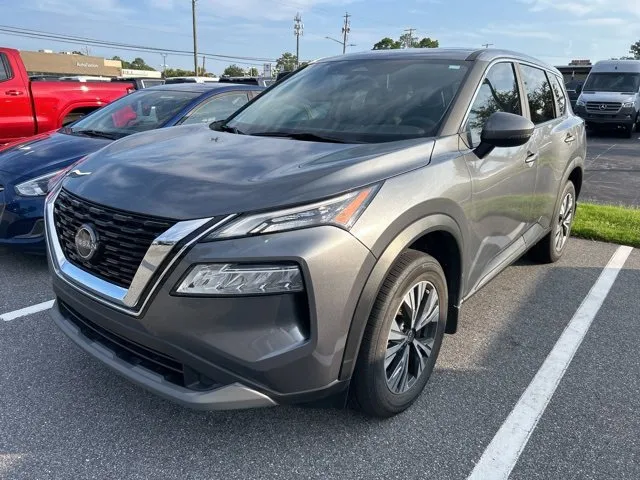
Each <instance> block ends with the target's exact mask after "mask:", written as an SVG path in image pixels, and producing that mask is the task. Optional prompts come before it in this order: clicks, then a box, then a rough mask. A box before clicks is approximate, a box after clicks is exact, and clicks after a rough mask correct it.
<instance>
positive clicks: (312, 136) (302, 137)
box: [251, 132, 357, 143]
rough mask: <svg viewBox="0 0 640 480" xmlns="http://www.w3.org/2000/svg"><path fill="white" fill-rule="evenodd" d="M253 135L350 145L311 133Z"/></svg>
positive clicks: (340, 140) (264, 133)
mask: <svg viewBox="0 0 640 480" xmlns="http://www.w3.org/2000/svg"><path fill="white" fill-rule="evenodd" d="M251 135H253V136H256V137H278V138H291V139H293V140H303V141H305V140H306V141H309V142H326V143H349V142H345V141H344V140H342V139H340V138H335V137H326V136H324V135H317V134H315V133H310V132H299V133H296V132H293V133H289V132H258V133H252V134H251ZM353 143H357V142H353Z"/></svg>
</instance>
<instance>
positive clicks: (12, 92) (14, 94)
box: [4, 90, 24, 97]
mask: <svg viewBox="0 0 640 480" xmlns="http://www.w3.org/2000/svg"><path fill="white" fill-rule="evenodd" d="M4 93H5V94H6V95H9V96H10V97H19V96H20V95H24V92H22V91H20V90H7V91H6V92H4Z"/></svg>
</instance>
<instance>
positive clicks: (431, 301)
mask: <svg viewBox="0 0 640 480" xmlns="http://www.w3.org/2000/svg"><path fill="white" fill-rule="evenodd" d="M447 309H448V292H447V282H446V278H445V275H444V272H443V271H442V267H441V266H440V264H439V263H438V262H437V261H436V260H435V259H434V258H433V257H431V256H429V255H426V254H424V253H421V252H418V251H415V250H408V251H406V252H404V253H403V254H402V255H401V256H400V258H399V259H398V260H397V261H396V263H395V265H394V266H393V268H392V269H391V272H390V273H389V275H388V277H387V279H386V280H385V282H384V284H383V285H382V288H381V289H380V293H379V295H378V298H377V299H376V302H375V305H374V307H373V310H372V312H371V316H370V318H369V321H368V323H367V327H366V329H365V333H364V337H363V340H362V345H361V348H360V352H359V355H358V361H357V364H356V370H355V372H354V377H353V384H352V387H353V388H352V400H353V403H354V405H355V406H356V407H357V408H359V409H361V410H363V411H364V412H365V413H367V414H369V415H372V416H376V417H390V416H392V415H395V414H397V413H400V412H402V411H404V410H405V409H407V408H408V407H409V406H410V405H411V404H412V403H413V402H414V401H415V400H416V398H418V396H419V395H420V394H421V393H422V390H423V389H424V387H425V385H426V383H427V381H428V380H429V377H430V376H431V372H432V371H433V368H434V365H435V362H436V358H437V357H438V352H439V351H440V345H441V344H442V338H443V336H444V331H445V324H446V320H447Z"/></svg>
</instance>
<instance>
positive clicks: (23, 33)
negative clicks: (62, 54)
mask: <svg viewBox="0 0 640 480" xmlns="http://www.w3.org/2000/svg"><path fill="white" fill-rule="evenodd" d="M0 32H3V33H6V34H10V35H14V36H17V37H25V38H37V39H47V40H55V41H59V42H63V43H71V44H77V45H92V46H98V47H110V48H118V49H122V50H132V51H138V52H155V53H160V54H161V53H170V54H172V55H178V56H192V55H193V52H192V51H189V50H175V49H167V48H158V47H148V46H143V45H135V44H128V43H120V42H113V41H107V40H98V39H93V38H86V37H78V36H74V35H62V34H57V33H53V32H45V31H41V30H31V29H26V28H19V27H11V26H7V25H0ZM203 55H206V56H207V57H208V58H211V59H224V60H249V61H254V62H272V61H275V60H274V59H271V58H262V57H245V56H238V55H222V54H212V53H203ZM238 63H240V62H238ZM252 65H253V64H252ZM256 65H258V64H257V63H256Z"/></svg>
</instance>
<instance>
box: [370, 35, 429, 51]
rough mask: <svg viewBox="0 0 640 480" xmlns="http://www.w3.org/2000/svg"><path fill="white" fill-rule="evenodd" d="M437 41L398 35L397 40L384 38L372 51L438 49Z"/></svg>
mask: <svg viewBox="0 0 640 480" xmlns="http://www.w3.org/2000/svg"><path fill="white" fill-rule="evenodd" d="M439 45H440V44H439V42H438V40H433V39H431V38H429V37H425V38H423V39H422V40H418V39H417V38H413V37H411V36H410V35H409V34H408V33H404V34H402V35H400V38H399V39H398V40H394V39H392V38H389V37H385V38H383V39H382V40H380V41H379V42H378V43H376V44H375V45H374V46H373V49H374V50H396V49H398V48H405V47H411V48H438V46H439Z"/></svg>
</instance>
